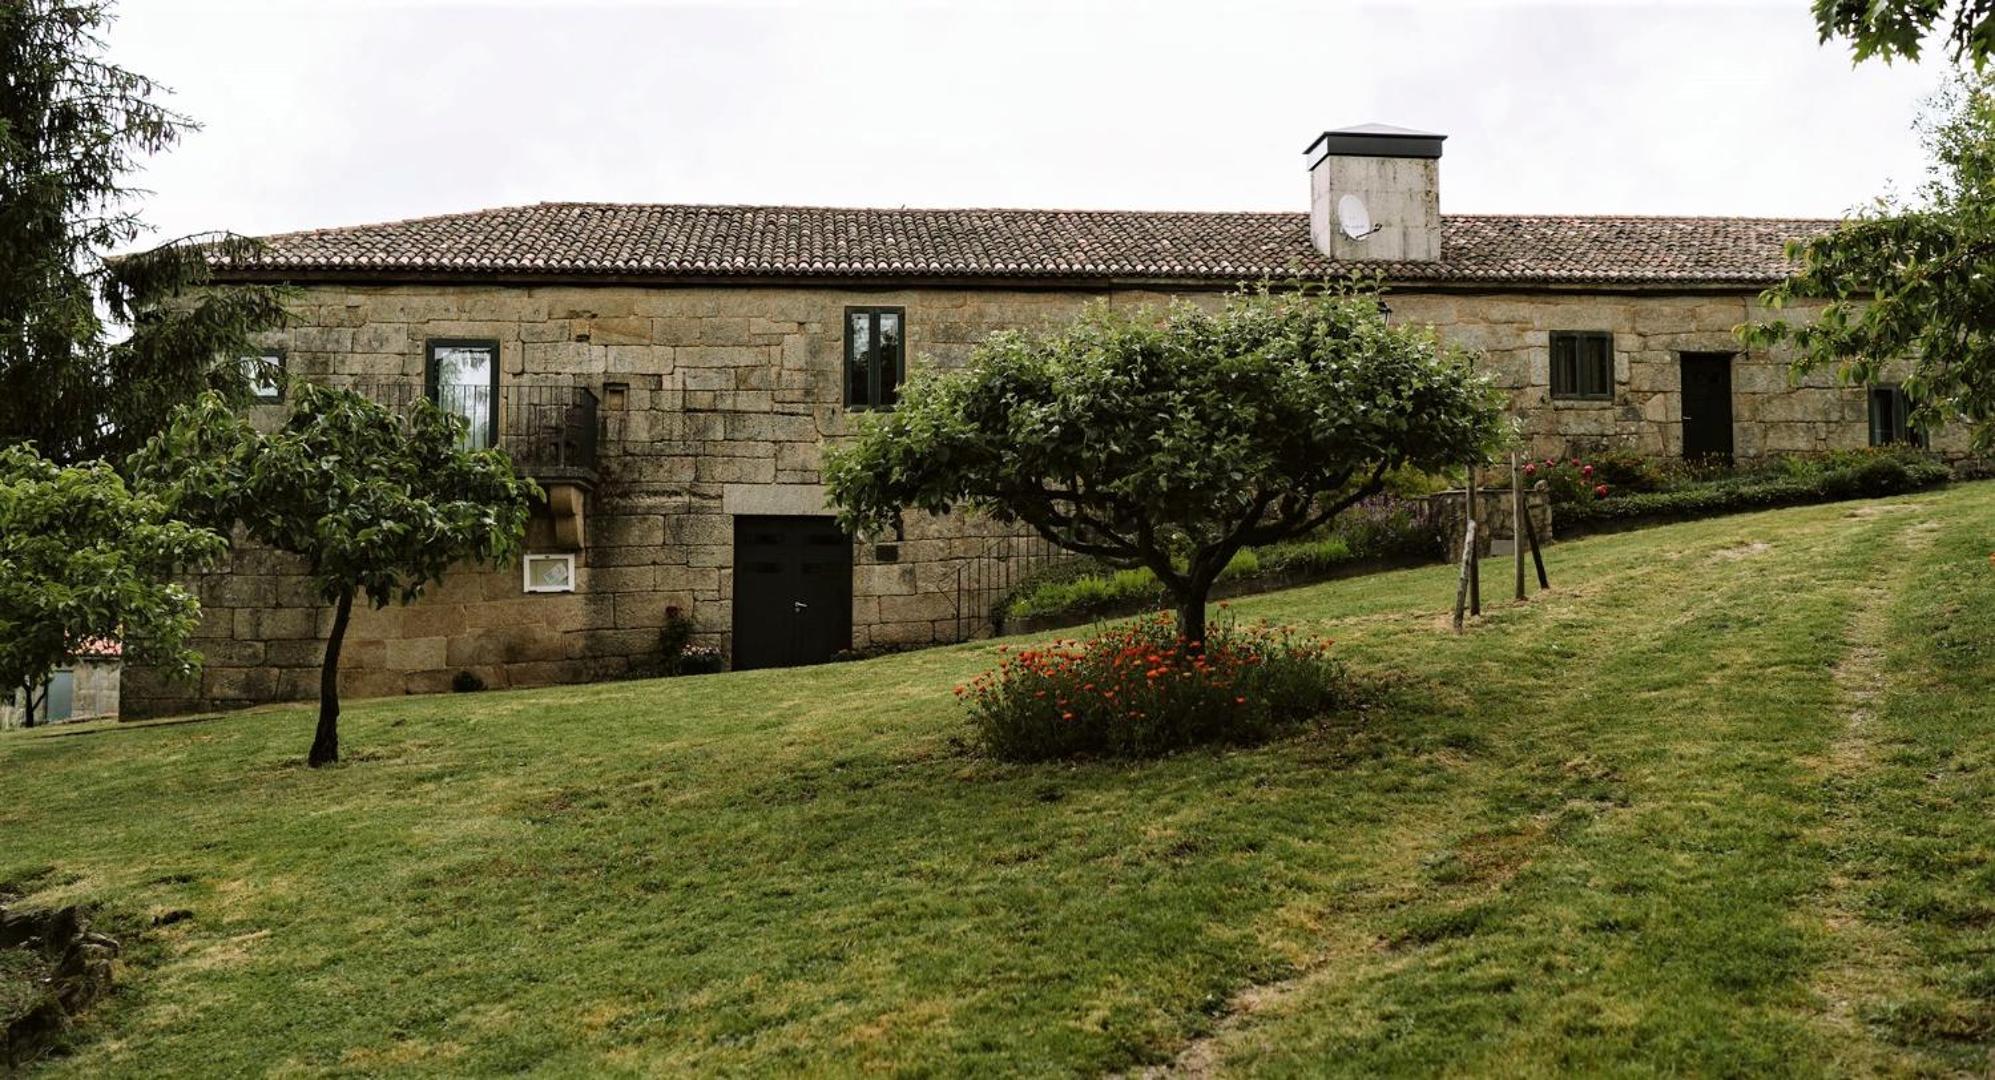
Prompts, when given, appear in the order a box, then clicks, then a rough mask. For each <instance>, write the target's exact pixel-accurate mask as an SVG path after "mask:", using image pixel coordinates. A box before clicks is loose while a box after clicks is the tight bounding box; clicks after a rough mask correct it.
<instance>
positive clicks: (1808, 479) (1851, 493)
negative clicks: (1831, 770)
mask: <svg viewBox="0 0 1995 1080" xmlns="http://www.w3.org/2000/svg"><path fill="white" fill-rule="evenodd" d="M1951 479H1953V470H1951V469H1949V468H1948V467H1947V466H1946V465H1944V464H1942V463H1941V462H1939V461H1937V460H1935V459H1933V458H1930V457H1927V456H1925V455H1922V454H1911V453H1884V452H1880V453H1868V454H1861V455H1845V456H1842V457H1838V458H1831V459H1826V460H1825V461H1824V462H1823V463H1821V464H1819V465H1814V464H1795V465H1792V466H1786V467H1783V468H1774V469H1767V470H1762V471H1757V472H1745V473H1739V474H1737V475H1734V476H1731V477H1726V478H1723V479H1718V480H1710V481H1704V482H1701V483H1693V484H1688V485H1686V486H1684V487H1680V488H1675V489H1673V490H1667V491H1645V492H1638V493H1634V494H1629V495H1616V496H1612V497H1609V498H1605V499H1594V500H1590V501H1583V502H1571V503H1561V504H1559V506H1558V507H1557V508H1556V510H1555V511H1554V514H1555V520H1556V521H1557V523H1558V524H1557V528H1558V531H1559V534H1560V535H1562V536H1567V535H1572V534H1574V533H1579V532H1597V531H1601V530H1603V529H1610V528H1613V527H1615V526H1618V525H1629V526H1632V525H1639V524H1646V523H1649V522H1654V521H1668V520H1683V519H1688V518H1700V517H1713V516H1716V515H1720V514H1730V513H1738V512H1742V511H1747V510H1772V509H1776V508H1779V507H1783V506H1806V505H1809V504H1812V503H1824V502H1835V501H1837V500H1839V499H1874V498H1880V497H1882V496H1886V495H1901V494H1904V493H1906V492H1909V491H1919V490H1923V489H1925V488H1931V487H1937V486H1939V485H1941V484H1944V483H1946V482H1947V481H1949V480H1951Z"/></svg>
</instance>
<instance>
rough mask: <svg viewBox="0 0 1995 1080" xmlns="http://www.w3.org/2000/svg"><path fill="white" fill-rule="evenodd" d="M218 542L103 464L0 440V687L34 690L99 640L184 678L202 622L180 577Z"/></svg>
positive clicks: (213, 552) (217, 550) (205, 560)
mask: <svg viewBox="0 0 1995 1080" xmlns="http://www.w3.org/2000/svg"><path fill="white" fill-rule="evenodd" d="M225 547H226V545H225V544H224V542H223V540H222V538H221V537H220V536H218V535H216V534H215V533H213V532H210V531H208V530H206V529H202V528H197V527H195V526H193V525H188V524H185V523H183V522H179V521H174V520H171V519H170V518H169V517H168V515H167V507H166V505H165V504H164V503H163V502H161V501H160V500H159V499H157V498H154V497H151V496H148V495H144V494H134V493H133V492H132V491H130V490H129V489H127V488H126V486H125V482H124V480H122V479H120V478H119V476H118V474H117V473H116V472H114V471H112V469H111V468H110V467H109V466H107V465H105V464H103V463H102V462H92V463H91V464H89V465H87V466H79V467H71V468H64V467H61V466H58V465H55V464H52V463H50V462H49V461H47V460H45V459H43V458H41V457H40V456H38V455H36V454H35V453H34V452H33V451H32V449H30V448H28V447H20V446H13V447H0V687H4V688H6V689H8V690H13V689H23V690H26V691H27V693H28V706H29V710H30V717H31V718H32V715H33V709H34V695H35V689H36V688H37V687H39V686H41V685H42V684H43V683H45V682H47V681H48V678H49V675H50V674H51V673H52V672H53V671H54V670H55V669H56V668H58V667H61V666H63V665H64V664H67V663H69V662H70V661H71V660H72V659H73V658H74V657H75V656H76V655H77V653H78V652H80V651H82V650H84V649H85V648H86V647H88V646H89V645H91V644H92V643H94V642H99V641H105V642H111V641H115V642H117V643H119V644H120V645H121V646H122V648H123V650H124V653H125V655H126V656H128V657H130V658H132V659H134V660H137V661H140V662H142V663H147V664H151V665H154V666H156V667H160V668H163V669H166V670H167V671H169V672H171V673H174V674H179V675H187V674H191V673H192V672H193V671H194V669H195V666H196V664H197V663H198V661H199V659H200V658H199V657H198V656H197V655H196V654H195V653H194V652H192V651H191V650H190V649H189V648H188V647H187V639H188V637H189V635H191V634H192V633H193V630H194V627H195V625H196V623H197V622H198V621H199V618H200V611H201V609H200V605H199V603H198V602H197V601H196V600H195V598H194V595H193V593H191V592H189V591H188V590H187V589H186V588H184V587H182V586H180V585H176V584H173V583H172V576H173V575H174V574H175V573H177V572H179V571H182V570H190V569H197V568H199V567H202V566H205V565H207V564H209V563H211V562H212V561H213V560H214V559H215V558H216V557H218V556H219V555H221V553H222V552H223V551H224V550H225Z"/></svg>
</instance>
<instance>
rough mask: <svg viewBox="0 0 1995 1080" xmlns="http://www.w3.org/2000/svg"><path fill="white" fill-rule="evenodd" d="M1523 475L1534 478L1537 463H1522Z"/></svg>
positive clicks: (1536, 472) (1536, 473) (1536, 471)
mask: <svg viewBox="0 0 1995 1080" xmlns="http://www.w3.org/2000/svg"><path fill="white" fill-rule="evenodd" d="M1524 475H1525V476H1536V475H1538V463H1537V462H1535V461H1527V462H1525V463H1524Z"/></svg>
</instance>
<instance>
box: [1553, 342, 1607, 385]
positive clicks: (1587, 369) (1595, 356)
mask: <svg viewBox="0 0 1995 1080" xmlns="http://www.w3.org/2000/svg"><path fill="white" fill-rule="evenodd" d="M1552 397H1554V398H1563V399H1567V400H1572V401H1612V400H1614V335H1613V334H1610V333H1608V332H1606V331H1605V330H1554V331H1552Z"/></svg>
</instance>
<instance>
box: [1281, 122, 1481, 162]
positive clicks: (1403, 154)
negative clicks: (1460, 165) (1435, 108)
mask: <svg viewBox="0 0 1995 1080" xmlns="http://www.w3.org/2000/svg"><path fill="white" fill-rule="evenodd" d="M1446 138H1447V136H1446V135H1436V134H1434V133H1433V132H1431V131H1414V130H1413V129H1412V128H1403V127H1393V126H1392V125H1391V124H1359V125H1358V126H1357V127H1347V128H1338V129H1337V130H1336V131H1326V132H1324V133H1323V134H1321V135H1318V136H1317V137H1316V141H1315V142H1313V143H1310V144H1309V149H1307V150H1304V151H1303V153H1305V154H1309V155H1312V157H1311V159H1310V162H1309V165H1310V168H1315V167H1316V164H1317V162H1320V161H1322V160H1323V159H1324V158H1326V157H1400V158H1437V157H1440V156H1441V141H1442V140H1444V139H1446ZM1319 147H1320V148H1322V153H1317V149H1318V148H1319Z"/></svg>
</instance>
